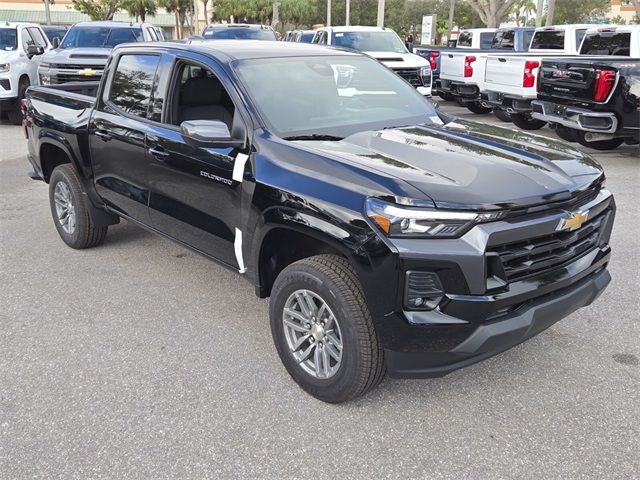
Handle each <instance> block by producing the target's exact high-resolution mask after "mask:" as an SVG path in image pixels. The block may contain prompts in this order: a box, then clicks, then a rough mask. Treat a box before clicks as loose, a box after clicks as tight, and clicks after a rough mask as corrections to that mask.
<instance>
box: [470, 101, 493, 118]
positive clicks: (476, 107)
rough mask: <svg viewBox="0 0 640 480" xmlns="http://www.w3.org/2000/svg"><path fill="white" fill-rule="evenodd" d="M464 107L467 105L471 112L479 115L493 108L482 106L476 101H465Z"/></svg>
mask: <svg viewBox="0 0 640 480" xmlns="http://www.w3.org/2000/svg"><path fill="white" fill-rule="evenodd" d="M465 107H467V108H468V109H469V110H470V111H472V112H473V113H477V114H479V115H482V114H487V113H491V110H493V109H492V108H489V107H483V106H482V105H480V104H479V103H477V102H476V103H467V104H466V105H465Z"/></svg>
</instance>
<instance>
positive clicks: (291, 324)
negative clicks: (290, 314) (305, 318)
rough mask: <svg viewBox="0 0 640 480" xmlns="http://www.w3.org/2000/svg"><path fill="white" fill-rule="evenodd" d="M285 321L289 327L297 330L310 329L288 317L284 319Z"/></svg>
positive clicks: (305, 330) (303, 331) (304, 330)
mask: <svg viewBox="0 0 640 480" xmlns="http://www.w3.org/2000/svg"><path fill="white" fill-rule="evenodd" d="M284 323H285V325H286V326H287V327H289V328H291V329H293V330H295V331H296V332H302V333H306V332H308V331H309V329H308V328H306V327H305V326H304V325H300V324H299V323H296V322H294V321H292V320H289V319H288V318H285V319H284Z"/></svg>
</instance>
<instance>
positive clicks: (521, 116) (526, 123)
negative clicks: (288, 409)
mask: <svg viewBox="0 0 640 480" xmlns="http://www.w3.org/2000/svg"><path fill="white" fill-rule="evenodd" d="M511 121H512V122H513V124H514V125H515V126H516V127H519V128H521V129H523V130H540V129H541V128H542V127H544V126H545V125H546V124H547V122H545V121H544V120H538V119H537V118H533V117H531V115H527V114H525V113H512V114H511Z"/></svg>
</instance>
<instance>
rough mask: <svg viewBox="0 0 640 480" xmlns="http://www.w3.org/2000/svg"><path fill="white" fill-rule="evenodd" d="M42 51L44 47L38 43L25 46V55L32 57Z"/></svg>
mask: <svg viewBox="0 0 640 480" xmlns="http://www.w3.org/2000/svg"><path fill="white" fill-rule="evenodd" d="M43 53H44V47H42V46H40V45H29V46H28V47H27V56H28V57H29V58H32V57H34V56H36V55H42V54H43Z"/></svg>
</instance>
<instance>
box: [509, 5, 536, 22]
mask: <svg viewBox="0 0 640 480" xmlns="http://www.w3.org/2000/svg"><path fill="white" fill-rule="evenodd" d="M535 11H536V4H535V2H534V0H516V3H514V4H513V19H514V20H515V22H516V26H518V27H519V26H520V22H521V20H522V17H523V16H524V20H522V24H523V25H525V26H526V25H527V20H528V18H529V15H530V14H531V13H535Z"/></svg>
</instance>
